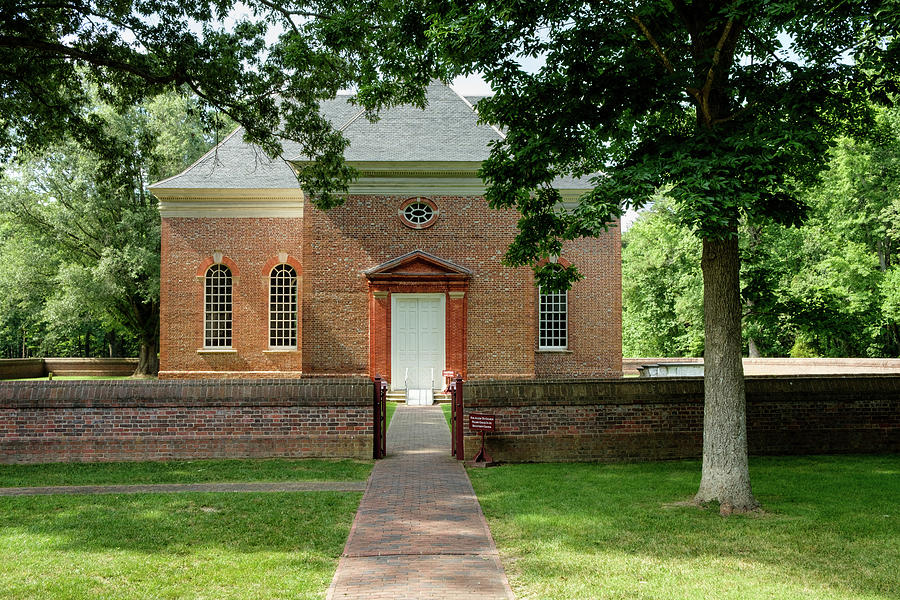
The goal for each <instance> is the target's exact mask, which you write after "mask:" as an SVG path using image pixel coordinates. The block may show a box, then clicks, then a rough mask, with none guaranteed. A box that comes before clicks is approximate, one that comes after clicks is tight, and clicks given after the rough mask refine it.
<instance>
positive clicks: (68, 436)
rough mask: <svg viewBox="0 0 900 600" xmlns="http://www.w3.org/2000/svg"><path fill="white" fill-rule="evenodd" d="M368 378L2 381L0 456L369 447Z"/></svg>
mask: <svg viewBox="0 0 900 600" xmlns="http://www.w3.org/2000/svg"><path fill="white" fill-rule="evenodd" d="M371 394H372V384H371V382H369V381H368V380H358V379H357V380H343V381H341V380H337V381H335V380H317V381H316V382H305V381H298V380H281V381H278V380H268V381H257V382H252V381H236V380H232V381H217V382H196V381H194V382H177V381H169V382H154V381H143V382H131V381H109V382H93V381H92V382H78V381H60V382H43V381H42V382H8V383H3V384H0V463H41V462H60V461H65V462H103V461H131V460H169V459H199V458H251V457H278V456H280V457H352V458H371V456H372V401H371Z"/></svg>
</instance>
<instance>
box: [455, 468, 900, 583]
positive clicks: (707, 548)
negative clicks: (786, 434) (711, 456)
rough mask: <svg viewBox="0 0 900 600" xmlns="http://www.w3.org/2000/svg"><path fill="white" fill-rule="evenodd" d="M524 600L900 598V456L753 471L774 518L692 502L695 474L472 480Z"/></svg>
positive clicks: (616, 472)
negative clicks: (727, 514) (722, 512)
mask: <svg viewBox="0 0 900 600" xmlns="http://www.w3.org/2000/svg"><path fill="white" fill-rule="evenodd" d="M469 476H470V478H471V479H472V483H473V484H474V486H475V490H476V492H477V493H478V498H479V500H480V502H481V506H482V507H483V509H484V512H485V515H486V516H487V519H488V522H489V523H490V527H491V531H492V533H493V536H494V539H495V540H496V542H497V546H498V547H499V549H500V552H501V555H502V558H503V563H504V565H505V567H506V570H507V574H508V575H509V578H510V581H511V584H512V587H513V589H514V590H515V592H516V595H517V597H518V598H520V599H526V598H535V599H538V598H539V599H544V598H547V599H552V598H560V599H562V598H565V599H570V598H598V599H609V598H622V599H625V598H628V599H632V598H658V599H667V600H668V599H683V598H684V599H698V600H700V599H717V600H718V599H734V600H738V599H740V600H753V599H763V598H765V599H788V598H791V599H793V598H796V599H801V598H802V599H808V598H814V599H863V598H865V599H876V598H878V599H888V598H890V599H894V600H896V599H897V598H900V574H898V573H900V570H898V569H900V456H890V457H831V456H829V457H801V458H757V459H752V460H751V479H752V481H753V486H754V491H755V493H756V496H757V498H758V499H759V500H760V501H761V502H762V504H763V508H764V510H765V512H764V513H761V514H751V515H740V516H737V515H736V516H731V517H728V518H723V517H720V516H719V514H718V511H717V510H715V509H714V508H711V509H707V510H701V509H698V508H696V507H693V506H685V505H680V504H676V503H678V502H680V501H686V500H689V499H690V498H691V496H692V494H693V493H694V492H695V491H696V489H697V485H698V484H699V478H700V464H699V463H698V462H695V461H689V462H669V463H644V464H618V465H604V464H530V465H506V466H501V467H498V468H493V469H472V470H470V471H469Z"/></svg>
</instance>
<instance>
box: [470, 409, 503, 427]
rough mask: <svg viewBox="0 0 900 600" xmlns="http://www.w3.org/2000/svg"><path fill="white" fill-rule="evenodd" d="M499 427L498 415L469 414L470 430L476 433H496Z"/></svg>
mask: <svg viewBox="0 0 900 600" xmlns="http://www.w3.org/2000/svg"><path fill="white" fill-rule="evenodd" d="M496 425H497V417H496V415H486V414H484V413H469V429H473V430H475V431H494V428H495V427H496Z"/></svg>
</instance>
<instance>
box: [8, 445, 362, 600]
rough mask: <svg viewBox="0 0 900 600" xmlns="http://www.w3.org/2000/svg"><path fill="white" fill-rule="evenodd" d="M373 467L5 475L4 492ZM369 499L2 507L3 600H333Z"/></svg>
mask: <svg viewBox="0 0 900 600" xmlns="http://www.w3.org/2000/svg"><path fill="white" fill-rule="evenodd" d="M371 468H372V462H371V461H356V460H334V461H331V460H282V459H270V460H209V461H177V462H168V463H158V462H152V463H103V464H48V465H3V466H0V485H2V486H22V485H79V484H80V485H86V484H115V483H200V482H216V481H231V482H234V481H291V480H295V481H296V480H320V481H326V480H332V481H333V480H344V481H347V480H364V479H365V478H366V477H367V476H368V474H369V471H370V470H371ZM360 498H362V494H361V493H337V492H300V493H277V492H274V493H231V494H225V493H182V494H128V495H126V494H122V495H99V496H90V495H75V496H31V497H0V564H2V565H3V568H0V598H4V599H5V598H16V599H20V598H21V599H51V600H57V599H82V598H83V599H88V598H121V599H132V598H134V599H138V598H140V599H151V598H152V599H156V598H209V599H221V598H224V599H230V598H234V599H241V600H243V599H247V598H266V599H268V598H322V597H323V596H324V595H325V591H326V590H327V589H328V585H329V584H330V582H331V578H332V577H333V575H334V570H335V568H336V567H337V561H338V557H339V556H340V553H341V551H342V549H343V547H344V543H345V541H346V539H347V534H348V533H349V531H350V524H351V523H352V521H353V515H354V514H355V513H356V509H357V506H358V505H359V500H360Z"/></svg>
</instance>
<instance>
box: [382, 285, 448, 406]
mask: <svg viewBox="0 0 900 600" xmlns="http://www.w3.org/2000/svg"><path fill="white" fill-rule="evenodd" d="M444 311H445V304H444V295H443V294H391V385H392V387H393V388H394V389H395V390H402V389H410V390H431V389H433V388H434V387H435V386H437V387H440V385H441V381H442V379H441V371H443V370H444V334H445V331H444V330H445V317H444V314H445V313H444ZM432 377H433V379H432ZM407 386H408V387H407Z"/></svg>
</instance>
